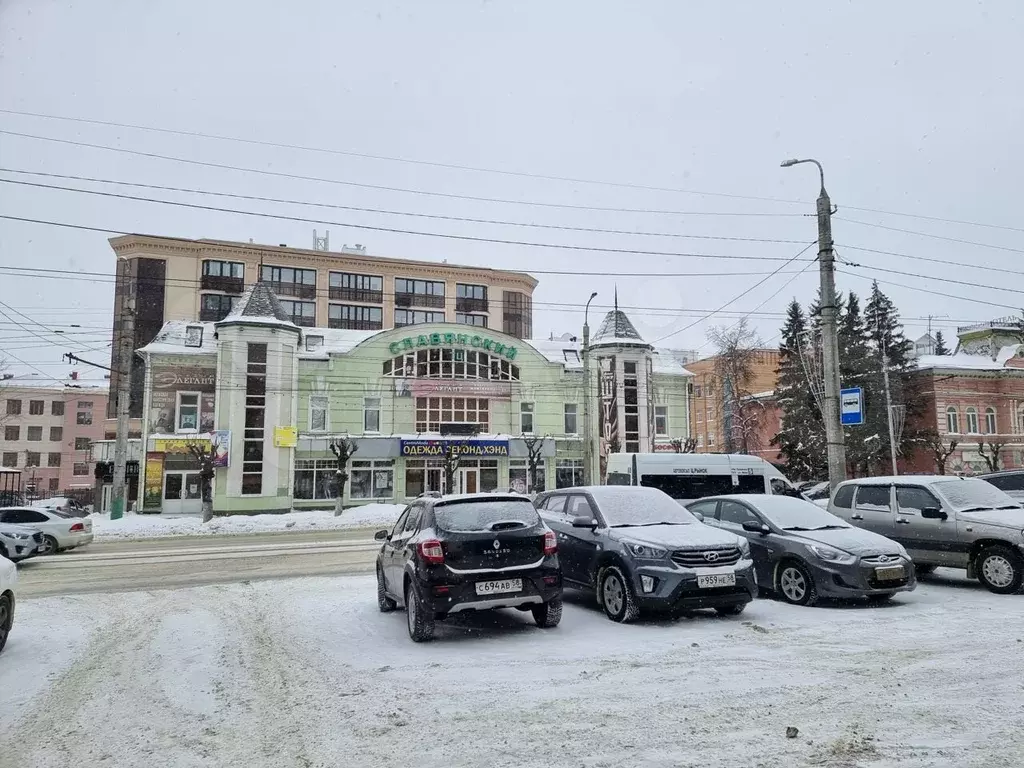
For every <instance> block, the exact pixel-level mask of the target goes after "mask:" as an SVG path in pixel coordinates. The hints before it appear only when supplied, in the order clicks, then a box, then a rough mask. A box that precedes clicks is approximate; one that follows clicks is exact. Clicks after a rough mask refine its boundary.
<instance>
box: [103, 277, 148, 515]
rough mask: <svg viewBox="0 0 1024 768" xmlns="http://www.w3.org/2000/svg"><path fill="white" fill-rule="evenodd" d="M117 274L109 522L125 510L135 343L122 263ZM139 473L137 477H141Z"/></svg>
mask: <svg viewBox="0 0 1024 768" xmlns="http://www.w3.org/2000/svg"><path fill="white" fill-rule="evenodd" d="M118 266H119V267H120V269H119V271H120V272H121V278H120V279H121V280H122V285H121V291H120V293H121V305H120V306H119V307H118V311H119V313H120V323H118V327H119V329H120V330H119V333H118V337H117V338H116V339H115V340H114V341H115V343H116V344H117V346H118V352H117V354H118V360H119V362H120V364H119V366H118V367H119V369H120V370H119V371H118V376H117V434H116V435H115V440H114V488H113V495H112V499H111V502H110V519H111V520H117V519H119V518H120V517H121V516H122V515H124V513H125V510H126V507H127V498H126V496H127V493H126V486H125V467H126V466H127V464H128V418H129V411H128V407H129V404H130V400H131V394H132V355H133V354H134V350H133V346H134V343H133V342H134V339H135V296H134V291H133V289H132V280H131V275H130V274H129V270H130V266H129V265H128V262H127V261H125V262H123V263H122V264H120V265H118ZM141 474H142V473H141V472H140V473H139V475H140V477H141Z"/></svg>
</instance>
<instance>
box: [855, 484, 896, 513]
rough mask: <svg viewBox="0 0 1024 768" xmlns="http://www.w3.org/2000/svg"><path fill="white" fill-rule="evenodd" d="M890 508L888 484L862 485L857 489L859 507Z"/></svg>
mask: <svg viewBox="0 0 1024 768" xmlns="http://www.w3.org/2000/svg"><path fill="white" fill-rule="evenodd" d="M889 508H890V507H889V486H888V485H862V486H860V487H859V488H858V489H857V509H869V510H871V511H873V512H888V511H889Z"/></svg>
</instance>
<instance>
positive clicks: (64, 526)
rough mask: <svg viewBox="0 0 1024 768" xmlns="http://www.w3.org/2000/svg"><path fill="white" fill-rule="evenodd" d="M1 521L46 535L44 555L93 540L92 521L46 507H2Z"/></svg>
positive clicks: (42, 548) (42, 549) (40, 548)
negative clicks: (26, 527) (23, 526)
mask: <svg viewBox="0 0 1024 768" xmlns="http://www.w3.org/2000/svg"><path fill="white" fill-rule="evenodd" d="M0 523H7V524H14V525H25V526H29V527H30V528H34V529H36V530H38V531H40V532H41V533H42V534H43V541H42V543H41V545H40V546H39V549H38V554H40V555H52V554H54V553H55V552H60V551H62V550H65V549H74V548H75V547H81V546H83V545H85V544H88V543H89V542H90V541H92V520H89V519H84V520H83V519H81V518H77V517H69V516H68V515H66V514H64V513H63V512H58V511H57V510H55V509H45V508H43V507H7V508H6V509H0Z"/></svg>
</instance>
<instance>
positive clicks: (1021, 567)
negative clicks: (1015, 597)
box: [976, 545, 1024, 595]
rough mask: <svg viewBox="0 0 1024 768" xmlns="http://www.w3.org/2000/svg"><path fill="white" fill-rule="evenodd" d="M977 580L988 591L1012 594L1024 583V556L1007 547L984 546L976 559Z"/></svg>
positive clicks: (998, 593)
mask: <svg viewBox="0 0 1024 768" xmlns="http://www.w3.org/2000/svg"><path fill="white" fill-rule="evenodd" d="M976 567H977V570H978V580H979V581H980V582H981V583H982V584H984V585H985V588H986V589H987V590H988V591H989V592H995V593H996V594H997V595H1012V594H1014V593H1015V592H1019V591H1020V588H1021V584H1022V583H1024V558H1022V557H1021V556H1020V554H1018V553H1017V552H1015V551H1014V550H1012V549H1010V548H1009V547H1005V546H1001V545H995V546H991V547H986V548H985V549H983V550H982V552H981V554H980V555H979V556H978V559H977V560H976Z"/></svg>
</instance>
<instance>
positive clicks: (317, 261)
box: [108, 235, 537, 436]
mask: <svg viewBox="0 0 1024 768" xmlns="http://www.w3.org/2000/svg"><path fill="white" fill-rule="evenodd" d="M110 245H111V248H113V250H114V253H115V255H116V256H117V275H118V280H117V284H116V287H115V295H114V338H115V339H117V338H119V337H120V334H121V332H122V321H123V318H124V317H125V316H126V314H127V313H131V317H132V326H133V328H132V330H131V335H132V348H133V349H139V348H141V347H144V346H145V345H146V344H148V343H149V342H150V341H152V340H153V339H154V338H155V337H156V335H157V333H158V332H159V331H160V329H161V328H162V327H163V325H164V323H166V322H168V321H174V320H183V321H192V322H200V321H201V322H216V321H219V320H222V319H224V318H225V317H227V315H228V314H229V313H230V311H231V309H232V308H233V307H234V306H235V304H236V303H237V302H238V300H239V298H240V297H241V295H242V293H243V292H244V291H245V289H246V288H247V287H249V286H251V285H253V284H254V283H256V282H257V281H263V282H265V283H266V284H267V285H268V286H269V287H270V288H271V289H272V290H273V291H274V293H276V294H277V296H278V298H279V299H280V304H281V308H282V310H283V311H284V312H285V314H286V315H287V316H288V318H289V319H290V320H291V321H292V322H293V323H294V324H295V325H297V326H299V327H301V328H312V327H323V328H332V329H340V330H361V331H378V330H384V329H388V328H394V327H400V326H405V325H412V324H422V323H454V324H462V325H468V326H472V327H474V328H478V329H480V328H486V329H489V330H492V331H498V332H501V333H503V334H506V335H510V336H514V337H516V338H530V337H531V336H532V335H533V291H534V288H535V287H536V285H537V281H536V280H535V279H534V278H533V277H531V276H530V275H528V274H525V273H522V272H510V271H504V270H496V269H486V268H482V267H465V266H457V265H454V264H447V263H445V262H427V261H414V260H409V259H391V258H382V257H378V256H371V255H367V254H366V252H365V249H362V248H361V247H359V248H357V249H347V250H345V251H342V252H329V251H317V250H308V249H304V248H289V247H287V246H285V245H281V246H267V245H258V244H254V243H239V242H230V241H221V240H187V239H183V238H173V237H156V236H148V235H125V236H122V237H115V238H112V239H111V240H110ZM111 354H112V357H111V364H110V367H111V369H112V370H114V371H115V372H116V371H118V370H120V364H119V362H120V361H119V359H118V355H119V350H118V345H116V344H115V345H114V346H113V351H112V353H111ZM143 381H144V376H143V370H142V361H141V359H138V360H135V361H134V368H133V374H132V390H133V391H132V399H131V414H132V417H133V419H138V418H140V417H141V416H142V407H143V405H142V391H143V386H144V385H143ZM111 386H112V387H113V388H114V389H116V387H117V374H116V373H115V374H114V375H113V378H112V381H111ZM114 416H115V414H114V412H113V406H111V410H110V411H109V412H108V418H110V419H113V418H114ZM135 425H136V426H137V425H138V422H135ZM108 428H112V427H111V425H108ZM133 431H135V430H134V429H133ZM111 436H112V435H111Z"/></svg>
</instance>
